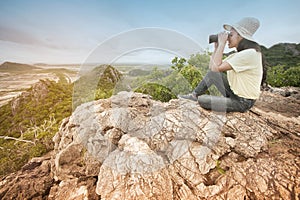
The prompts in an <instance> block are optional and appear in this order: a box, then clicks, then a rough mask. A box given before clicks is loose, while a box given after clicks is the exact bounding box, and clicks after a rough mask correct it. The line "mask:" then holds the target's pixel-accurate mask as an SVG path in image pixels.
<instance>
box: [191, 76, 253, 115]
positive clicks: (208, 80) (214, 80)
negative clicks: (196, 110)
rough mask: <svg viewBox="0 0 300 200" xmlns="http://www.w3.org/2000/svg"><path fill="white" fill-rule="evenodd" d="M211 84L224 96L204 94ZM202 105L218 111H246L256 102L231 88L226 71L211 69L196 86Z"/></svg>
mask: <svg viewBox="0 0 300 200" xmlns="http://www.w3.org/2000/svg"><path fill="white" fill-rule="evenodd" d="M211 85H215V86H216V88H217V89H218V90H219V91H220V93H221V94H222V95H223V97H219V96H211V95H204V94H205V92H206V91H207V90H208V88H209V87H210V86H211ZM194 93H195V94H196V96H198V102H199V104H200V106H201V107H203V108H205V109H207V110H214V111H217V112H246V111H247V110H249V109H250V108H251V107H252V106H253V105H254V103H255V100H253V99H246V98H243V97H239V96H237V95H235V94H234V93H233V91H232V90H231V89H230V86H229V83H228V80H227V76H226V74H224V73H220V72H212V71H209V72H208V73H207V74H206V76H205V77H204V79H203V80H202V81H201V82H200V83H199V84H198V86H197V87H196V88H195V90H194Z"/></svg>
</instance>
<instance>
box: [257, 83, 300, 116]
mask: <svg viewBox="0 0 300 200" xmlns="http://www.w3.org/2000/svg"><path fill="white" fill-rule="evenodd" d="M282 93H284V95H285V94H286V92H283V91H281V94H280V93H279V92H278V93H274V92H270V91H263V92H262V93H261V96H260V98H259V99H258V100H257V101H256V103H255V106H254V107H256V108H259V109H261V110H263V111H265V112H270V113H274V114H278V115H282V116H285V117H290V118H293V117H294V118H298V120H300V88H296V89H295V88H294V89H293V92H290V93H289V94H290V95H289V96H287V97H285V96H283V94H282Z"/></svg>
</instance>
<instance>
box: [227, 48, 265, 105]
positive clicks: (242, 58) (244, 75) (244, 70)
mask: <svg viewBox="0 0 300 200" xmlns="http://www.w3.org/2000/svg"><path fill="white" fill-rule="evenodd" d="M224 61H226V62H228V63H229V64H230V65H231V67H232V69H233V70H229V71H227V78H228V82H229V85H230V88H231V89H232V91H233V92H234V93H235V94H236V95H238V96H240V97H244V98H247V99H258V98H259V95H260V84H261V81H262V76H263V67H262V56H261V53H260V52H257V51H256V50H255V49H246V50H243V51H240V52H237V53H234V54H231V55H230V56H228V57H227V58H226V59H225V60H224Z"/></svg>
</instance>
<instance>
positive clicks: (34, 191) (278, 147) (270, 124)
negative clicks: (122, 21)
mask: <svg viewBox="0 0 300 200" xmlns="http://www.w3.org/2000/svg"><path fill="white" fill-rule="evenodd" d="M53 140H54V142H55V149H54V151H53V152H52V153H51V155H47V156H44V157H42V158H35V159H32V160H31V161H30V162H29V163H28V164H27V165H25V166H24V167H23V169H22V170H21V171H19V172H17V173H14V174H11V175H10V176H7V177H5V178H4V179H3V180H2V181H1V182H0V187H1V189H0V199H55V200H58V199H63V200H65V199H68V200H70V199H118V200H120V199H189V200H190V199H214V200H215V199H243V200H244V199H300V175H299V172H300V149H299V148H300V120H299V117H298V118H296V117H285V116H281V117H279V118H277V117H274V115H271V114H270V113H267V112H264V111H262V110H260V109H259V108H257V107H256V108H253V109H252V110H251V111H249V112H246V113H230V114H224V113H214V112H210V111H206V110H203V109H202V108H200V107H199V106H198V105H197V103H195V102H192V101H188V100H178V99H177V100H171V101H170V102H168V103H162V102H158V101H154V100H152V99H151V97H150V96H147V95H143V94H139V93H129V92H121V93H119V94H117V95H115V96H113V97H111V98H109V99H104V100H98V101H94V102H90V103H86V104H83V105H81V106H79V107H78V108H77V109H76V111H75V112H74V113H73V114H72V116H70V117H69V118H67V119H65V120H64V121H63V123H62V125H61V128H60V130H59V132H58V133H57V134H56V135H55V137H54V139H53Z"/></svg>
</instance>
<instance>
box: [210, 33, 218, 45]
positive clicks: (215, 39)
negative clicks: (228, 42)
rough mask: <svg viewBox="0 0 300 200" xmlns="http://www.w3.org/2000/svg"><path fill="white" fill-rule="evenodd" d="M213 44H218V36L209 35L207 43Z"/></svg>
mask: <svg viewBox="0 0 300 200" xmlns="http://www.w3.org/2000/svg"><path fill="white" fill-rule="evenodd" d="M213 42H218V35H210V36H209V37H208V43H209V44H211V43H213Z"/></svg>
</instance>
